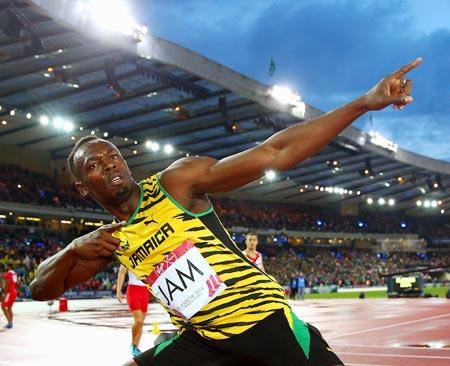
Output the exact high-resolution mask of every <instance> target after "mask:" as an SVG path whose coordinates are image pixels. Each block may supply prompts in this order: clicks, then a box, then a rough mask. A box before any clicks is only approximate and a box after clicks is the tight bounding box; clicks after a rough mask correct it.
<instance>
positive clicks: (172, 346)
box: [135, 310, 343, 366]
mask: <svg viewBox="0 0 450 366" xmlns="http://www.w3.org/2000/svg"><path fill="white" fill-rule="evenodd" d="M294 324H297V325H299V326H300V327H303V329H300V332H301V333H302V334H303V338H302V340H301V341H299V340H298V339H299V338H298V336H297V335H296V334H298V332H297V333H296V334H294V332H293V331H292V330H291V328H290V326H289V323H288V321H287V319H286V317H285V315H284V312H283V311H282V310H280V311H276V312H275V313H273V314H272V315H269V316H268V317H267V318H265V319H264V320H262V321H260V322H259V323H258V324H256V325H255V326H253V327H252V328H250V329H249V330H248V331H246V332H244V333H242V334H239V335H237V336H234V337H231V338H228V339H225V340H208V339H205V338H203V337H201V336H199V335H198V334H197V333H196V332H193V331H185V332H183V333H182V334H181V335H179V336H175V337H173V338H171V339H169V340H167V341H165V342H163V343H161V344H160V345H158V346H156V347H154V348H152V349H149V350H148V351H146V352H144V353H142V354H141V355H140V356H138V357H136V358H135V361H136V363H137V364H138V365H139V366H153V365H156V366H169V365H170V366H178V365H179V366H181V365H183V366H236V365H246V366H250V365H252V366H253V365H255V366H272V365H273V366H291V365H292V366H294V365H295V366H334V365H343V363H342V361H341V360H340V359H339V358H338V357H337V356H336V354H335V353H334V352H333V351H332V350H331V349H330V347H329V346H328V344H327V342H325V340H324V339H323V338H322V336H321V334H320V332H319V331H318V330H317V329H316V328H314V327H313V326H311V325H310V324H307V325H305V323H303V322H301V321H299V320H297V323H295V322H294ZM294 328H295V326H294ZM305 342H306V343H305ZM306 354H308V357H307V356H306Z"/></svg>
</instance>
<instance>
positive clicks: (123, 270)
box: [116, 265, 127, 292]
mask: <svg viewBox="0 0 450 366" xmlns="http://www.w3.org/2000/svg"><path fill="white" fill-rule="evenodd" d="M126 271H127V269H126V268H125V267H124V266H122V265H121V266H120V268H119V273H118V274H117V289H116V292H122V287H123V283H124V282H125V274H126Z"/></svg>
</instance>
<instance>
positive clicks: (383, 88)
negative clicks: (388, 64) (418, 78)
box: [363, 57, 422, 111]
mask: <svg viewBox="0 0 450 366" xmlns="http://www.w3.org/2000/svg"><path fill="white" fill-rule="evenodd" d="M420 63H422V58H421V57H419V58H417V59H415V60H414V61H413V62H411V63H409V64H407V65H405V66H403V67H401V68H399V69H398V70H397V71H395V72H394V73H393V74H391V75H388V76H386V77H385V78H383V79H382V80H381V81H380V82H379V83H378V84H377V85H375V86H374V87H373V88H372V89H371V90H370V91H368V92H367V93H366V94H365V95H364V96H363V99H364V100H365V103H366V106H367V108H368V110H370V111H373V110H380V109H383V108H385V107H387V106H388V105H390V104H392V105H393V106H394V109H396V108H398V109H403V108H405V106H406V105H407V104H408V103H411V102H412V101H413V98H412V96H411V95H410V94H411V90H412V80H408V79H405V77H404V76H405V75H406V74H407V73H408V72H410V71H411V70H412V69H414V68H415V67H416V66H417V65H419V64H420Z"/></svg>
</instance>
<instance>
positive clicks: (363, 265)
mask: <svg viewBox="0 0 450 366" xmlns="http://www.w3.org/2000/svg"><path fill="white" fill-rule="evenodd" d="M264 249H265V251H266V254H267V257H266V259H265V263H264V266H265V268H266V270H267V272H268V273H270V274H272V275H273V276H274V277H275V278H276V279H277V280H278V281H279V282H280V283H282V284H284V285H288V284H289V283H290V279H291V278H292V277H294V276H297V275H298V273H300V272H303V273H304V275H305V278H306V283H307V286H308V287H317V286H330V285H336V286H338V287H361V286H383V285H386V283H385V277H380V274H388V273H396V272H400V271H403V270H410V269H414V268H418V267H434V266H449V265H450V252H448V251H447V252H445V253H443V252H428V253H416V252H413V253H411V252H392V253H375V252H373V251H372V250H364V249H342V248H339V249H337V248H334V249H330V248H308V247H307V248H297V247H294V246H285V247H277V248H276V250H274V248H269V249H268V248H267V246H265V247H264ZM264 249H263V250H264ZM267 249H268V250H267ZM424 279H425V281H430V280H431V277H430V275H429V274H426V275H425V277H424Z"/></svg>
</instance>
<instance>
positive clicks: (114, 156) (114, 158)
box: [111, 154, 119, 160]
mask: <svg viewBox="0 0 450 366" xmlns="http://www.w3.org/2000/svg"><path fill="white" fill-rule="evenodd" d="M111 159H113V160H117V159H119V155H117V154H114V155H111Z"/></svg>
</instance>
